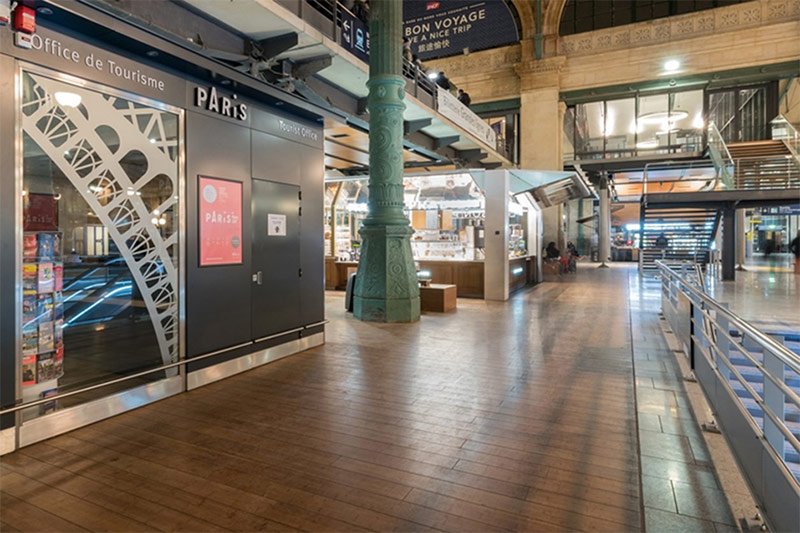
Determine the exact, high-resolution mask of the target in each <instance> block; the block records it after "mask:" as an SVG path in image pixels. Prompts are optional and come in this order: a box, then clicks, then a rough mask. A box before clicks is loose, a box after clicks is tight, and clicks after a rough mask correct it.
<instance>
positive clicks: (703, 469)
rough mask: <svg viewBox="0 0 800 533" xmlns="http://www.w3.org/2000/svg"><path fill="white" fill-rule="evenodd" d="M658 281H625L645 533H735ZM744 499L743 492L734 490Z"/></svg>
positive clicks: (637, 279)
mask: <svg viewBox="0 0 800 533" xmlns="http://www.w3.org/2000/svg"><path fill="white" fill-rule="evenodd" d="M660 291H661V282H660V281H659V280H656V279H652V278H639V277H638V276H631V277H630V278H629V296H630V305H631V325H632V331H633V351H634V363H635V369H634V372H635V375H636V385H637V387H636V397H637V411H638V417H639V443H640V450H641V462H642V496H643V504H644V515H645V526H646V529H647V531H649V532H652V531H731V530H733V531H736V530H738V527H737V520H736V519H735V517H734V516H733V514H732V512H731V510H730V506H729V503H728V499H727V498H726V495H725V494H724V493H723V492H722V489H721V486H720V484H719V481H718V479H717V476H716V475H715V472H714V466H713V464H712V462H711V458H710V456H709V452H708V449H707V447H706V442H705V439H704V436H703V434H702V432H701V430H700V428H699V427H698V423H697V422H696V420H695V415H694V414H693V411H692V407H691V405H690V402H689V398H688V395H687V392H686V385H685V382H684V380H683V377H682V372H681V369H680V367H679V365H678V362H677V359H676V356H677V357H683V355H682V354H675V353H673V352H672V351H671V349H670V347H669V346H668V344H667V342H666V340H665V338H664V335H663V332H662V328H661V325H660V324H659V317H658V310H659V308H660V301H661V300H660V298H661V293H660ZM740 488H741V490H742V491H743V492H746V488H745V487H740Z"/></svg>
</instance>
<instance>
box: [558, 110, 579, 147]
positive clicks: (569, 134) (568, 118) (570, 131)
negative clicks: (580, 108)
mask: <svg viewBox="0 0 800 533" xmlns="http://www.w3.org/2000/svg"><path fill="white" fill-rule="evenodd" d="M574 140H575V106H570V107H567V110H566V111H565V112H564V138H563V142H562V143H561V152H562V154H563V157H564V161H571V160H573V159H576V156H575V144H574Z"/></svg>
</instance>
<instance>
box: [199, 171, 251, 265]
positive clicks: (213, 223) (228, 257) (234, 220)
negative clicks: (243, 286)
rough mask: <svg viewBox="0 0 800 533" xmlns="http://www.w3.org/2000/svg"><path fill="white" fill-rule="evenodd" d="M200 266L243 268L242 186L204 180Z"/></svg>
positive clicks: (221, 181) (200, 189) (201, 197)
mask: <svg viewBox="0 0 800 533" xmlns="http://www.w3.org/2000/svg"><path fill="white" fill-rule="evenodd" d="M198 193H199V194H198V195H199V197H200V266H214V265H240V264H242V184H241V183H240V182H238V181H230V180H224V179H219V178H206V177H204V176H200V183H199V190H198Z"/></svg>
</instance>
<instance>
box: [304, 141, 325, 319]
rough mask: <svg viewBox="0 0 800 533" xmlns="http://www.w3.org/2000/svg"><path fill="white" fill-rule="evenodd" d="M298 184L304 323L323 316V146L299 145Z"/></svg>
mask: <svg viewBox="0 0 800 533" xmlns="http://www.w3.org/2000/svg"><path fill="white" fill-rule="evenodd" d="M298 152H299V154H300V165H299V172H300V187H301V190H302V192H303V200H302V201H301V202H300V203H301V205H302V206H303V216H302V217H300V265H301V267H302V268H303V278H302V280H301V284H300V310H301V311H300V312H301V321H302V322H303V324H313V323H315V322H319V321H320V320H323V319H324V318H325V257H324V255H325V254H324V251H323V250H324V239H325V236H324V234H323V231H322V228H323V225H324V224H323V217H324V209H323V207H324V199H323V194H324V192H325V191H324V187H325V185H324V179H325V159H324V157H325V156H324V153H323V150H322V146H321V145H320V146H319V147H315V148H312V147H306V146H303V147H301V149H300V150H298Z"/></svg>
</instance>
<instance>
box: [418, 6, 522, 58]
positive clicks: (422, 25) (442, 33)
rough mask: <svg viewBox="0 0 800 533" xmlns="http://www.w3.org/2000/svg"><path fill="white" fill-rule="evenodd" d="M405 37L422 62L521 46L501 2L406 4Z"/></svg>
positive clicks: (514, 25)
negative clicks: (503, 47)
mask: <svg viewBox="0 0 800 533" xmlns="http://www.w3.org/2000/svg"><path fill="white" fill-rule="evenodd" d="M403 37H406V38H408V39H409V40H410V41H411V52H412V53H413V54H416V55H417V56H418V57H419V58H420V59H423V60H424V59H435V58H437V57H445V56H451V55H456V54H462V53H464V51H465V50H468V51H472V52H474V51H476V50H485V49H487V48H494V47H497V46H504V45H508V44H513V43H516V42H519V34H518V32H517V24H516V22H515V20H514V16H513V15H512V14H511V8H510V7H509V6H508V4H507V3H506V2H504V1H502V0H439V1H424V0H405V1H404V2H403Z"/></svg>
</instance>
